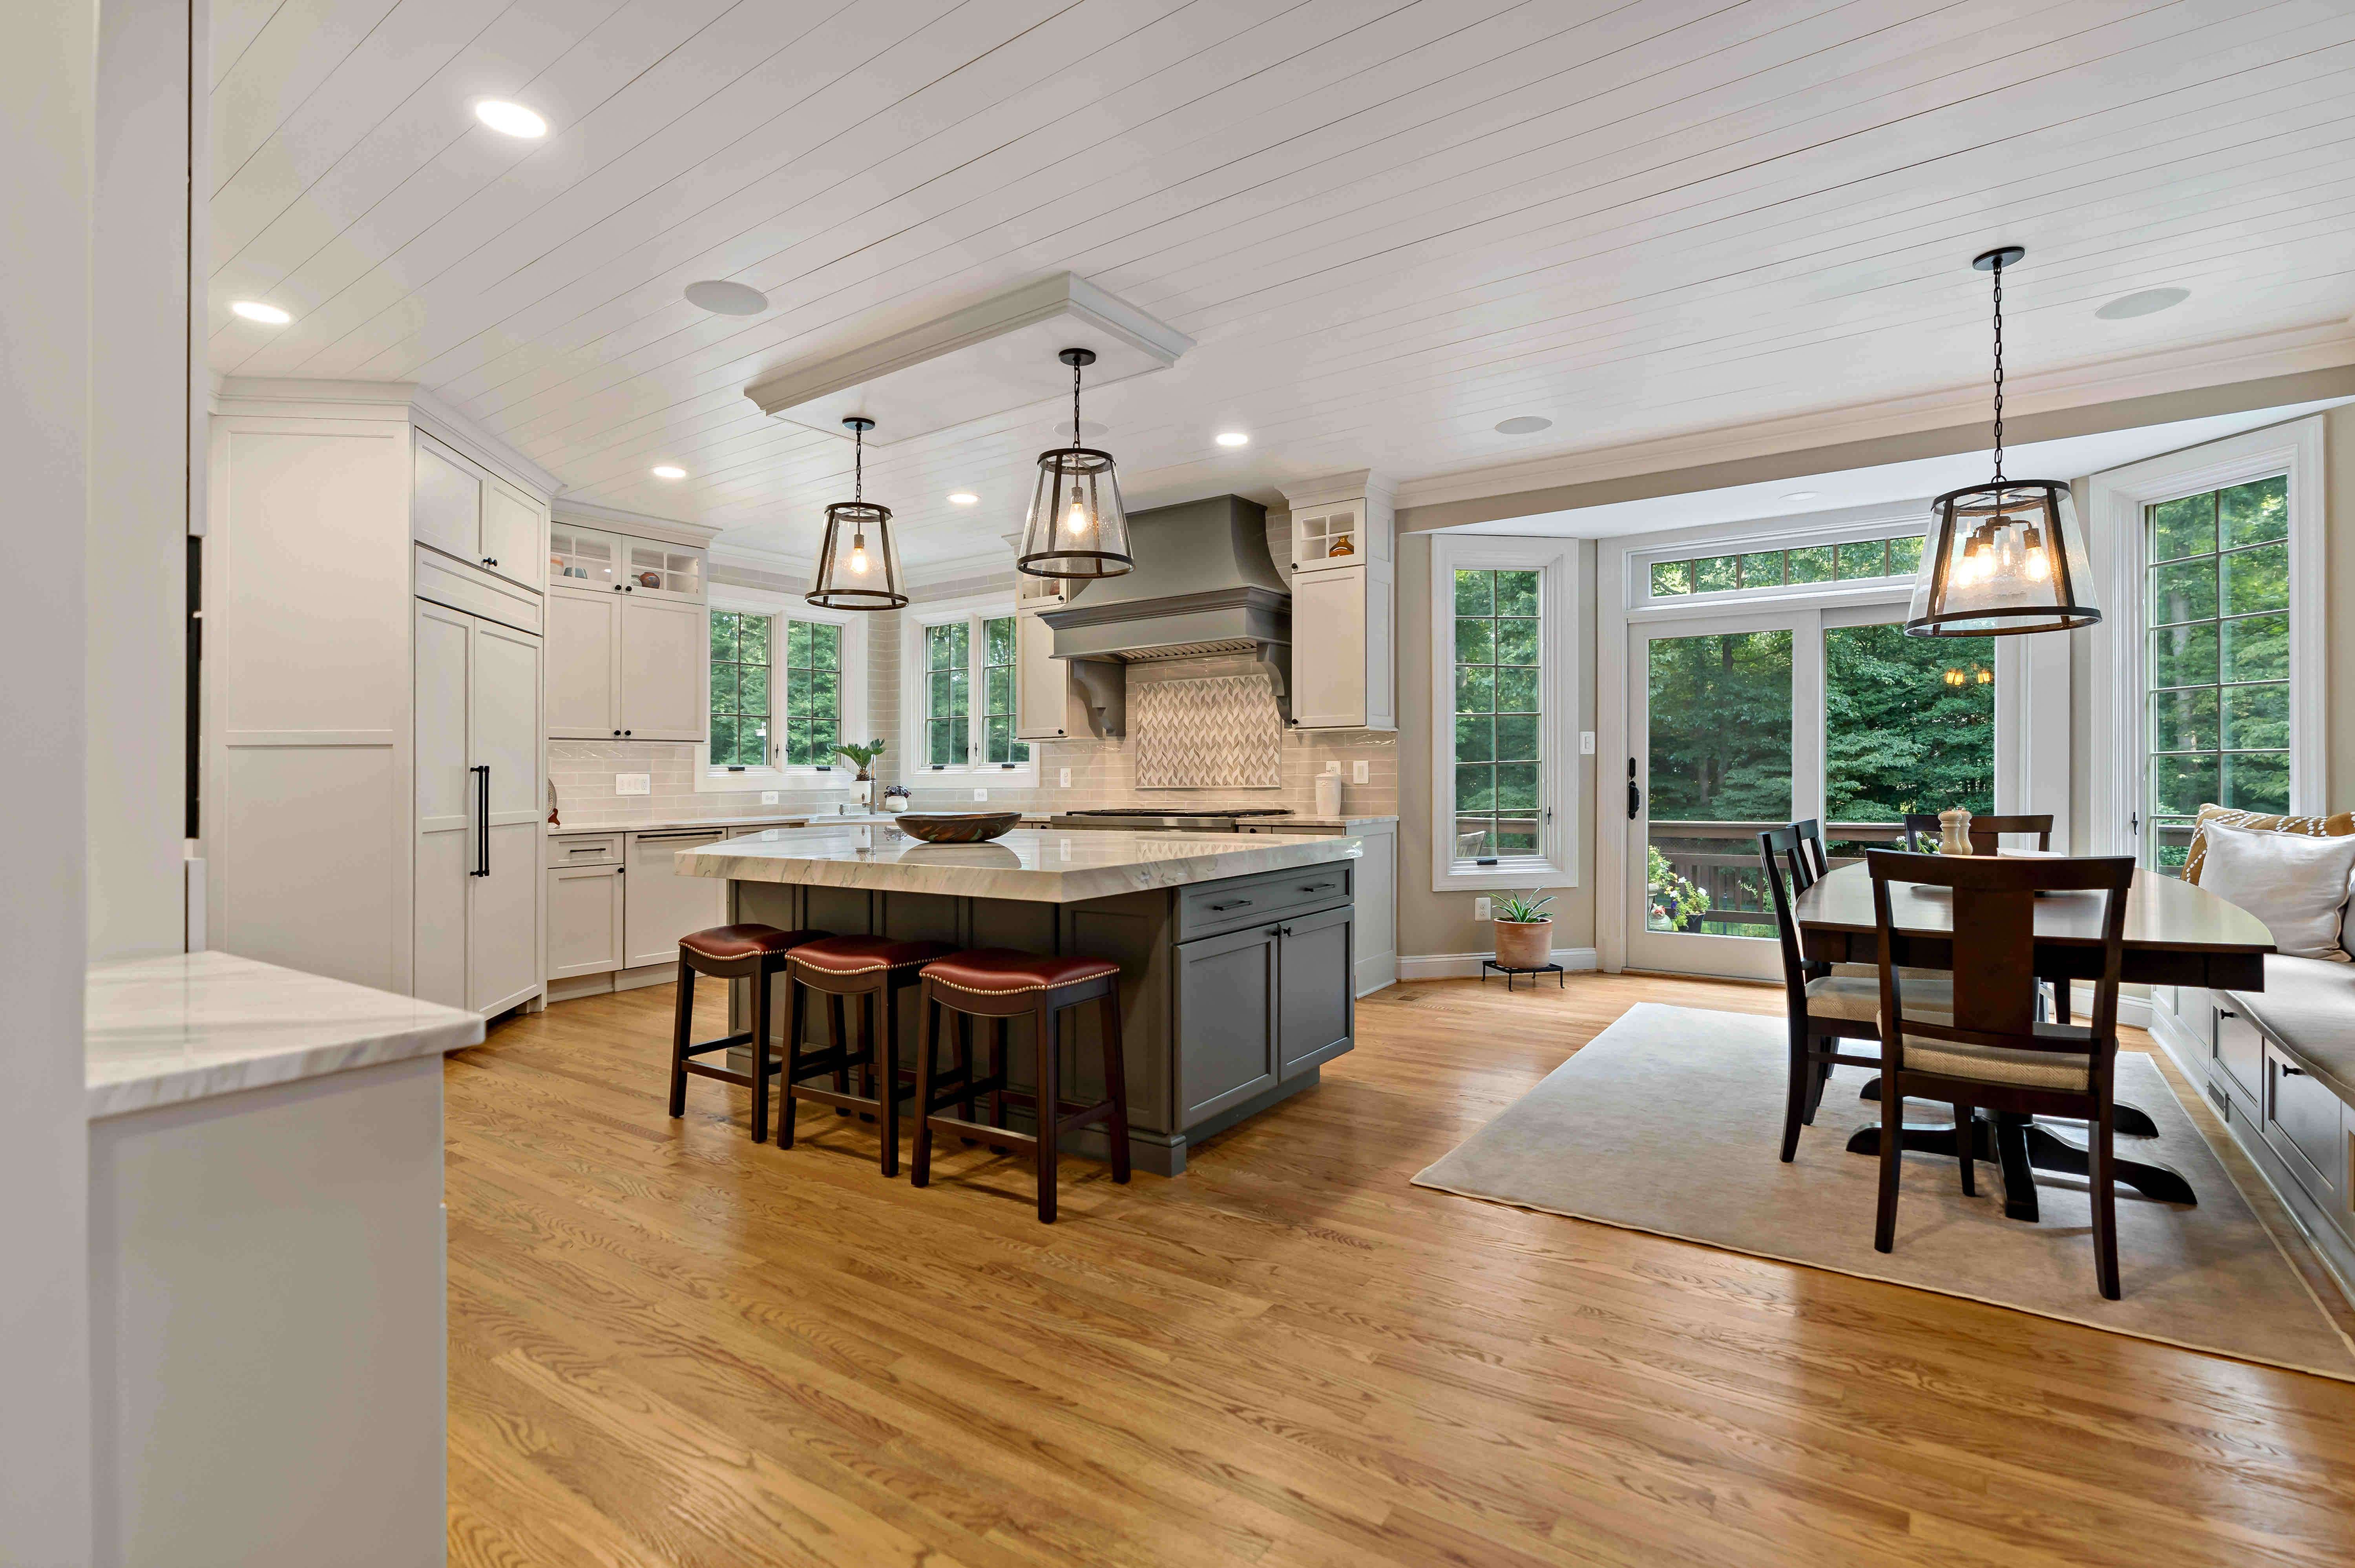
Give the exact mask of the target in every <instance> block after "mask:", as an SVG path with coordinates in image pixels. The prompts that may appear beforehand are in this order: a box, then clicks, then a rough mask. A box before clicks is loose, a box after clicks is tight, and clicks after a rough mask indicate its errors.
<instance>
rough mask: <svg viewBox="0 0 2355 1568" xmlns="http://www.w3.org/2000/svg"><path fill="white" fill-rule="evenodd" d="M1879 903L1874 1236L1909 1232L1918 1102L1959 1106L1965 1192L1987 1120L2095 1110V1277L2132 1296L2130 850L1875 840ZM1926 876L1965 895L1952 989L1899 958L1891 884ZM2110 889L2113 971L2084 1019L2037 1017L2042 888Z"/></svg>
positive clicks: (1870, 864)
mask: <svg viewBox="0 0 2355 1568" xmlns="http://www.w3.org/2000/svg"><path fill="white" fill-rule="evenodd" d="M1864 858H1865V864H1866V867H1867V869H1868V871H1869V873H1870V876H1871V878H1872V911H1873V920H1874V923H1875V924H1876V925H1877V926H1878V927H1879V928H1880V933H1881V1005H1880V1007H1879V1009H1878V1019H1879V1022H1880V1026H1881V1030H1880V1032H1881V1201H1880V1204H1879V1207H1878V1211H1877V1213H1876V1214H1875V1217H1874V1221H1873V1233H1872V1245H1873V1246H1874V1247H1875V1248H1876V1249H1877V1250H1879V1251H1881V1252H1889V1251H1891V1250H1893V1249H1894V1248H1895V1246H1896V1242H1897V1184H1898V1174H1899V1171H1900V1161H1901V1160H1902V1159H1903V1158H1904V1150H1903V1144H1904V1139H1902V1138H1901V1137H1899V1136H1898V1133H1899V1130H1900V1129H1901V1128H1902V1127H1903V1126H1904V1119H1905V1118H1904V1105H1905V1102H1906V1101H1907V1100H1908V1099H1924V1100H1944V1101H1945V1102H1946V1103H1947V1104H1949V1105H1951V1106H1953V1107H1955V1152H1956V1156H1957V1158H1958V1159H1959V1160H1960V1161H1961V1164H1962V1182H1963V1191H1964V1192H1971V1191H1973V1181H1972V1170H1971V1166H1972V1161H1973V1160H1974V1159H1975V1158H1976V1155H1977V1128H1976V1126H1975V1123H1976V1121H1977V1116H1978V1113H1979V1112H1980V1111H1982V1110H1986V1111H1989V1112H1992V1113H1994V1114H1996V1115H1998V1116H2004V1117H2014V1118H2023V1119H2024V1118H2030V1117H2038V1116H2051V1117H2070V1118H2078V1119H2082V1120H2083V1122H2084V1123H2085V1124H2086V1128H2087V1131H2088V1132H2089V1133H2090V1135H2091V1136H2090V1138H2089V1139H2088V1143H2089V1146H2090V1147H2089V1151H2088V1164H2087V1169H2086V1173H2085V1174H2086V1180H2087V1181H2088V1182H2089V1183H2090V1185H2091V1197H2092V1200H2093V1211H2094V1282H2095V1283H2096V1284H2097V1285H2098V1286H2099V1287H2100V1289H2101V1292H2102V1294H2103V1296H2105V1298H2108V1299H2110V1300H2112V1301H2115V1300H2116V1299H2117V1298H2118V1238H2117V1193H2116V1190H2115V1185H2114V1182H2113V1175H2112V1171H2113V1156H2112V1152H2111V1150H2112V1143H2113V1139H2114V1136H2115V1132H2116V1127H2117V1115H2116V1105H2117V1102H2116V1097H2115V1082H2114V1076H2115V1067H2116V1063H2117V1051H2118V970H2119V966H2120V963H2121V961H2122V955H2123V953H2124V950H2125V937H2126V889H2127V888H2128V887H2129V886H2131V885H2133V882H2134V860H2133V857H2131V856H2129V855H2105V856H2101V857H2099V858H2096V859H2088V860H1999V859H1997V858H1996V857H1994V856H1992V855H1973V856H1971V857H1969V858H1967V859H1966V858H1964V857H1962V856H1960V855H1954V856H1947V855H1930V854H1903V853H1899V852H1897V851H1895V850H1869V851H1867V852H1866V853H1865V857H1864ZM1893 882H1896V883H1906V882H1910V883H1917V884H1921V885H1925V886H1931V887H1943V888H1946V889H1949V890H1950V891H1951V892H1952V894H1953V895H1954V916H1953V920H1954V941H1955V952H1956V953H1957V954H1967V955H1968V959H1967V961H1966V962H1965V963H1963V964H1960V965H1958V966H1957V967H1956V969H1955V973H1954V975H1953V977H1952V980H1951V982H1950V983H1949V984H1948V985H1947V986H1946V987H1945V994H1944V995H1943V996H1940V995H1938V994H1936V993H1935V992H1934V991H1927V992H1925V991H1924V989H1923V988H1922V987H1920V986H1918V985H1917V984H1916V983H1915V982H1914V981H1913V980H1910V979H1908V978H1907V977H1906V976H1905V975H1904V974H1903V973H1902V971H1900V970H1899V969H1898V968H1897V966H1896V964H1895V961H1894V959H1893V954H1894V952H1895V950H1896V949H1895V938H1894V927H1893V924H1892V922H1891V917H1890V893H1889V888H1890V884H1891V883H1893ZM2087 892H2098V893H2102V894H2105V895H2107V901H2106V903H2105V907H2104V910H2103V916H2102V976H2101V979H2100V980H2096V981H2095V982H2094V1011H2093V1014H2092V1016H2091V1018H2090V1019H2089V1021H2088V1022H2086V1023H2084V1024H2083V1025H2077V1024H2068V1023H2053V1022H2046V1021H2044V1020H2042V1019H2041V1018H2039V1017H2038V1016H2037V979H2036V895H2038V894H2040V893H2087Z"/></svg>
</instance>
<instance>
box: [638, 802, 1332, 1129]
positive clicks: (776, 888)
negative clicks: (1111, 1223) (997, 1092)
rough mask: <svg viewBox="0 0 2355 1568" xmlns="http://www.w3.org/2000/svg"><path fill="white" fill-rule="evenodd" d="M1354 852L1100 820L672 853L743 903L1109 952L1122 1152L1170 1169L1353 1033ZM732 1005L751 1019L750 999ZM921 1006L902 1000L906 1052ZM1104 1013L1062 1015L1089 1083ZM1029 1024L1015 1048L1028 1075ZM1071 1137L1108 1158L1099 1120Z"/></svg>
mask: <svg viewBox="0 0 2355 1568" xmlns="http://www.w3.org/2000/svg"><path fill="white" fill-rule="evenodd" d="M1361 853H1362V851H1361V846H1360V844H1359V841H1358V840H1357V839H1356V838H1353V837H1348V836H1323V837H1298V838H1293V837H1285V836H1282V835H1275V834H1267V833H1250V834H1246V833H1231V834H1229V833H1151V832H1112V831H1104V830H1100V829H1089V830H1082V831H1076V832H1063V831H1059V830H1053V829H1017V830H1015V831H1014V832H1010V833H1007V834H1006V835H1005V836H1004V837H1003V838H999V839H996V840H993V841H991V842H988V843H984V844H927V843H922V842H919V841H916V840H913V839H911V838H909V837H908V836H907V835H905V834H904V833H900V832H898V831H896V830H894V829H891V828H889V827H886V826H880V825H878V826H872V827H852V828H837V827H825V828H819V827H810V828H798V829H778V830H776V831H774V832H762V833H759V834H754V835H751V836H748V837H743V838H737V839H731V840H729V841H727V842H722V843H714V844H709V845H706V846H703V847H700V848H697V849H689V850H682V851H680V852H679V853H678V869H679V870H680V872H681V873H683V874H692V875H697V876H709V877H718V878H723V879H725V880H727V881H728V883H729V884H730V898H729V907H730V917H731V918H733V919H737V920H751V921H760V922H762V923H765V924H767V925H772V926H780V927H785V928H787V929H816V930H824V931H829V932H833V933H836V934H837V935H848V934H854V933H855V934H861V935H879V936H889V937H895V938H903V939H911V940H914V939H930V940H934V941H943V942H948V943H951V944H953V945H954V946H956V947H960V948H983V947H1001V948H1021V949H1023V950H1025V951H1029V952H1040V953H1047V952H1054V953H1077V954H1085V955H1088V956H1091V957H1100V958H1107V959H1114V960H1115V961H1117V962H1118V963H1119V964H1120V967H1121V1001H1122V1030H1123V1044H1124V1050H1125V1053H1126V1062H1127V1077H1128V1091H1129V1127H1130V1150H1131V1154H1132V1156H1133V1158H1134V1159H1135V1164H1136V1166H1137V1168H1138V1169H1139V1170H1144V1171H1157V1172H1159V1173H1160V1174H1163V1175H1176V1174H1177V1173H1178V1172H1180V1171H1183V1170H1184V1169H1185V1168H1186V1158H1187V1150H1188V1145H1189V1143H1192V1142H1199V1140H1200V1139H1204V1138H1206V1137H1208V1136H1209V1135H1210V1134H1211V1133H1214V1132H1217V1131H1219V1130H1220V1129H1221V1128H1227V1127H1231V1126H1232V1125H1233V1124H1234V1123H1236V1122H1238V1121H1241V1120H1242V1119H1243V1118H1246V1117H1250V1116H1253V1115H1256V1114H1257V1113H1258V1112H1260V1111H1262V1110H1264V1109H1266V1108H1268V1107H1270V1106H1273V1105H1274V1104H1276V1103H1277V1102H1279V1101H1281V1100H1284V1099H1286V1098H1289V1097H1291V1096H1293V1095H1295V1094H1298V1093H1300V1092H1301V1091H1302V1090H1304V1089H1307V1088H1310V1087H1313V1086H1315V1085H1316V1082H1317V1078H1318V1072H1319V1069H1320V1068H1321V1067H1322V1066H1323V1065H1324V1064H1325V1063H1327V1062H1328V1061H1331V1060H1332V1059H1333V1058H1334V1057H1336V1056H1338V1055H1340V1054H1343V1053H1344V1052H1346V1051H1348V1050H1349V1049H1350V1047H1351V1046H1352V1045H1353V1044H1355V1028H1356V1022H1357V1008H1356V1001H1355V997H1354V995H1353V992H1354V991H1355V985H1354V975H1355V958H1356V918H1357V880H1358V862H1359V857H1360V855H1361ZM737 989H738V990H739V991H740V992H741V990H742V985H741V982H739V983H738V987H737ZM739 1012H740V1018H739V1022H738V1023H737V1025H736V1027H739V1028H741V1027H743V1026H744V1024H743V1022H742V1019H741V997H740V1008H739ZM773 1012H774V1014H775V1016H776V1018H777V1019H778V1021H779V1023H778V1027H779V1028H780V1029H782V1028H783V1019H784V1017H785V1015H786V1009H785V1008H784V1007H783V1006H782V1005H779V1006H776V1007H775V1008H774V1009H773ZM918 1012H919V1010H918V1009H916V1008H912V1007H911V1008H906V1009H904V1010H902V1027H903V1028H904V1029H905V1030H906V1031H907V1037H906V1039H905V1040H904V1041H903V1042H902V1050H903V1052H904V1053H905V1054H904V1055H903V1056H902V1058H901V1059H902V1060H910V1061H911V1060H913V1059H914V1053H915V1051H916V1049H917V1044H918V1036H917V1033H916V1030H917V1028H918V1024H919V1020H918V1018H917V1013H918ZM811 1013H812V1027H813V1029H816V1028H821V1027H823V1025H822V1024H821V1023H819V1022H818V1019H819V1017H820V1016H822V1013H823V1010H822V1009H812V1010H811ZM1074 1025H1075V1026H1074ZM1094 1030H1095V1023H1094V1020H1093V1017H1092V1015H1091V1014H1089V1013H1087V1012H1086V1011H1085V1010H1082V1012H1081V1013H1080V1014H1079V1015H1077V1016H1076V1017H1075V1018H1074V1019H1073V1020H1071V1024H1070V1025H1067V1027H1066V1028H1065V1030H1064V1032H1063V1040H1064V1049H1065V1050H1066V1051H1067V1052H1069V1053H1070V1056H1069V1057H1068V1059H1067V1060H1066V1061H1065V1063H1064V1065H1063V1073H1064V1082H1065V1083H1067V1084H1072V1085H1074V1091H1073V1092H1075V1093H1076V1094H1077V1095H1078V1096H1079V1097H1082V1098H1084V1097H1087V1096H1089V1095H1092V1094H1094V1093H1096V1092H1097V1091H1098V1089H1099V1088H1100V1084H1099V1082H1098V1078H1099V1074H1098V1071H1097V1068H1096V1066H1095V1065H1094V1064H1096V1063H1097V1062H1099V1061H1100V1060H1101V1053H1100V1051H1099V1049H1098V1046H1097V1043H1096V1039H1095V1033H1094ZM1027 1033H1028V1029H1027V1026H1026V1025H1018V1026H1017V1029H1016V1035H1015V1040H1014V1044H1013V1050H1012V1053H1011V1056H1012V1075H1013V1076H1014V1078H1015V1079H1016V1081H1017V1082H1019V1083H1024V1084H1028V1083H1029V1082H1031V1081H1032V1079H1031V1077H1030V1066H1029V1062H1028V1051H1029V1048H1030V1047H1029V1043H1028V1040H1027V1039H1025V1038H1024V1035H1026V1034H1027ZM813 1038H816V1036H815V1035H814V1036H813ZM1069 1147H1070V1149H1071V1150H1072V1151H1074V1152H1078V1153H1083V1154H1094V1155H1097V1156H1099V1157H1101V1155H1102V1154H1103V1133H1102V1132H1101V1131H1100V1130H1099V1129H1096V1128H1088V1129H1086V1130H1084V1131H1083V1132H1082V1133H1080V1134H1079V1135H1077V1136H1076V1138H1075V1139H1073V1140H1072V1141H1071V1144H1070V1145H1069Z"/></svg>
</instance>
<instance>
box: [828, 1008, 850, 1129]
mask: <svg viewBox="0 0 2355 1568" xmlns="http://www.w3.org/2000/svg"><path fill="white" fill-rule="evenodd" d="M826 1044H828V1045H830V1046H832V1047H833V1048H834V1050H835V1052H836V1056H835V1067H834V1092H835V1093H836V1094H837V1095H847V1094H848V1093H849V1092H850V1069H849V1068H848V1067H847V1066H845V1065H843V1063H844V1062H845V1061H846V1060H847V1052H848V1051H849V1050H850V1025H849V1022H848V1021H847V1019H845V1018H844V1017H843V1015H842V997H841V995H840V994H839V993H837V992H835V991H828V992H826ZM834 1114H835V1115H837V1116H848V1115H849V1114H850V1110H849V1107H846V1106H837V1107H834Z"/></svg>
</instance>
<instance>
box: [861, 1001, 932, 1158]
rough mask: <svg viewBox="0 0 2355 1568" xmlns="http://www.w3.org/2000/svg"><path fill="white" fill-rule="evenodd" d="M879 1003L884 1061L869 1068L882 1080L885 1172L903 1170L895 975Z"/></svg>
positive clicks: (920, 1114)
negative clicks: (901, 1166)
mask: <svg viewBox="0 0 2355 1568" xmlns="http://www.w3.org/2000/svg"><path fill="white" fill-rule="evenodd" d="M879 1006H880V1007H881V1009H882V1012H883V1044H882V1049H881V1051H880V1053H879V1054H880V1056H881V1058H882V1059H881V1061H879V1062H878V1063H876V1064H875V1065H873V1066H871V1067H870V1068H869V1069H868V1072H869V1074H870V1075H871V1076H872V1077H873V1078H874V1079H875V1080H878V1081H879V1082H878V1087H877V1089H876V1091H875V1092H876V1093H877V1094H878V1095H879V1097H881V1099H882V1101H883V1117H882V1129H883V1174H884V1175H886V1176H897V1175H898V1174H899V1173H900V988H899V987H898V986H896V985H893V984H892V983H891V977H890V975H888V974H887V975H885V976H884V977H883V996H882V999H881V1001H880V1002H879ZM916 1106H917V1110H916V1115H917V1117H918V1118H919V1119H922V1117H923V1114H924V1112H923V1108H922V1107H923V1101H922V1100H918V1101H917V1102H916Z"/></svg>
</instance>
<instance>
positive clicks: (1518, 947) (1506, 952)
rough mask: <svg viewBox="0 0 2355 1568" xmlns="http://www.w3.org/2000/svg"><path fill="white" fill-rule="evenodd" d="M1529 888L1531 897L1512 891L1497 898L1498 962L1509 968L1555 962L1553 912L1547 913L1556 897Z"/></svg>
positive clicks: (1535, 967) (1530, 966)
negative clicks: (1542, 894)
mask: <svg viewBox="0 0 2355 1568" xmlns="http://www.w3.org/2000/svg"><path fill="white" fill-rule="evenodd" d="M1529 892H1530V895H1531V896H1530V897H1529V898H1524V897H1522V896H1521V895H1519V894H1518V893H1510V894H1507V895H1505V896H1504V897H1502V898H1499V899H1497V906H1496V921H1495V925H1496V927H1497V963H1498V964H1500V965H1502V966H1503V967H1504V968H1506V969H1543V968H1545V967H1546V965H1548V964H1550V963H1551V962H1553V916H1550V915H1549V914H1547V913H1546V906H1547V905H1549V904H1550V903H1552V902H1553V898H1552V897H1551V895H1548V896H1546V897H1544V898H1537V897H1536V896H1535V895H1536V893H1537V889H1535V888H1531V889H1530V890H1529Z"/></svg>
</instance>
